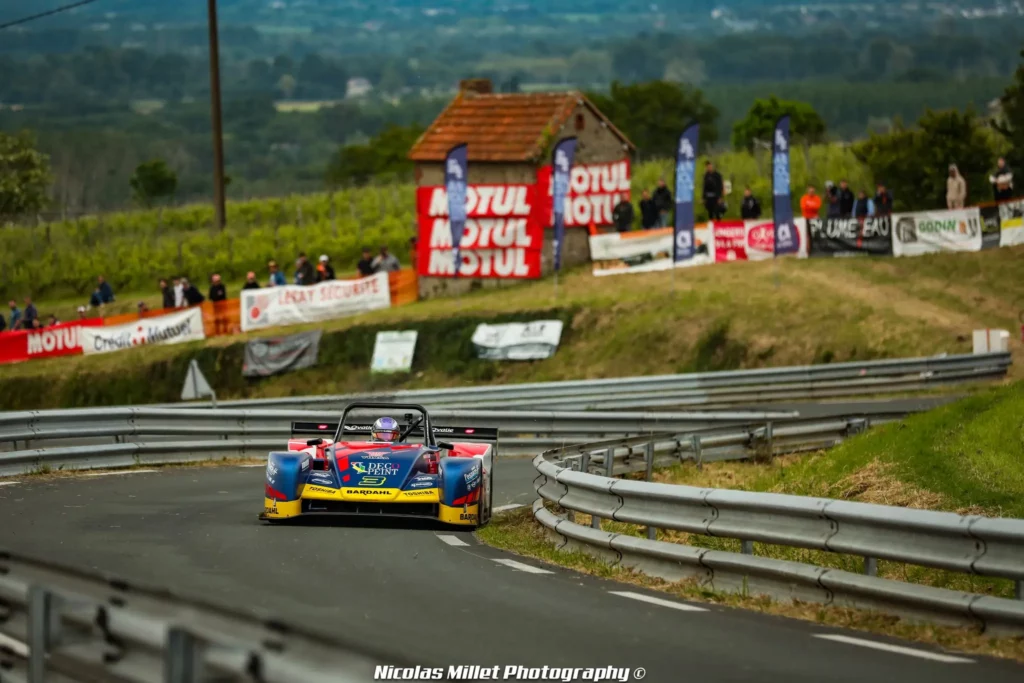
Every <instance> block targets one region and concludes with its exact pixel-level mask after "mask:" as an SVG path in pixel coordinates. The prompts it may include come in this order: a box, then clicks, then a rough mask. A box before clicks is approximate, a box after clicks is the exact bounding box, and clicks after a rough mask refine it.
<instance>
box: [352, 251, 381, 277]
mask: <svg viewBox="0 0 1024 683" xmlns="http://www.w3.org/2000/svg"><path fill="white" fill-rule="evenodd" d="M356 268H357V269H358V270H359V274H360V275H362V276H363V277H369V276H371V275H373V274H374V273H376V272H377V269H376V267H374V265H373V256H371V252H370V248H369V247H363V257H362V258H361V259H359V263H357V264H356Z"/></svg>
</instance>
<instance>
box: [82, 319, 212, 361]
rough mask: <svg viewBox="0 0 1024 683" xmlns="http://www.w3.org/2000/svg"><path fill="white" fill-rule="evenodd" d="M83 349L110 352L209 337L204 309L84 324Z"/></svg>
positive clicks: (84, 350) (87, 351)
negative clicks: (119, 322) (114, 322)
mask: <svg viewBox="0 0 1024 683" xmlns="http://www.w3.org/2000/svg"><path fill="white" fill-rule="evenodd" d="M79 336H80V338H81V340H82V352H83V353H87V354H91V353H110V352H111V351H124V350H125V349H133V348H136V347H138V346H149V345H152V344H181V343H183V342H190V341H201V340H203V339H206V331H205V330H204V329H203V311H202V309H201V308H189V309H186V310H183V311H178V312H177V313H168V314H167V315H160V316H156V317H154V318H142V319H140V320H136V321H134V322H130V323H125V324H123V325H111V326H109V327H83V328H82V329H81V330H79Z"/></svg>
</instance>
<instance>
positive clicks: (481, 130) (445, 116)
mask: <svg viewBox="0 0 1024 683" xmlns="http://www.w3.org/2000/svg"><path fill="white" fill-rule="evenodd" d="M581 100H582V101H583V103H584V105H585V106H587V107H589V108H590V109H591V110H592V111H593V112H594V113H595V114H596V115H597V116H598V117H599V118H600V119H601V120H603V121H605V122H606V123H607V124H608V128H609V129H610V130H611V131H613V132H614V133H615V134H616V135H617V136H618V137H620V138H621V139H622V141H623V142H624V143H625V144H627V145H629V146H630V147H632V146H633V145H632V143H631V142H629V140H627V139H626V137H625V136H624V135H622V133H620V132H619V131H618V130H617V129H616V128H615V127H614V126H613V125H612V124H611V122H610V121H608V120H607V118H605V116H604V115H603V114H601V112H599V111H597V108H596V107H594V105H593V104H591V103H590V101H589V100H587V98H586V97H584V96H583V94H582V93H579V92H560V93H530V94H523V93H515V94H490V93H484V94H481V93H478V92H473V91H467V90H464V91H462V92H460V93H459V94H458V95H457V96H456V97H455V99H454V100H452V102H451V103H450V104H449V105H448V106H447V107H446V108H445V110H444V111H443V112H441V114H440V116H438V117H437V119H436V120H435V121H434V122H433V123H432V124H431V125H430V127H429V128H428V129H427V130H426V132H425V133H423V135H422V136H420V139H419V140H417V141H416V144H414V145H413V146H412V149H411V150H410V151H409V159H411V160H412V161H427V162H430V161H436V162H443V161H444V158H445V155H446V154H447V153H448V150H450V149H451V148H452V147H454V146H455V145H457V144H459V143H462V142H465V143H467V144H468V145H469V149H468V152H469V160H470V161H492V162H515V161H521V162H530V161H536V160H537V159H538V158H539V157H540V155H541V154H542V153H543V152H544V148H545V145H546V143H547V138H548V137H549V136H550V135H552V134H554V133H555V132H557V131H558V129H559V128H561V126H562V125H563V124H564V123H565V122H566V121H567V120H568V119H569V117H570V116H572V113H573V111H575V109H576V107H577V104H578V103H579V102H580V101H581Z"/></svg>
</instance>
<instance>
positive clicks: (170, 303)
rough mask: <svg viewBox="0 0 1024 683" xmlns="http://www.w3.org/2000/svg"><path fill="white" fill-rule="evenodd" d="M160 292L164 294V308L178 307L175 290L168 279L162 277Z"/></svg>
mask: <svg viewBox="0 0 1024 683" xmlns="http://www.w3.org/2000/svg"><path fill="white" fill-rule="evenodd" d="M175 284H177V283H175ZM160 294H161V295H162V296H163V304H162V307H163V308H176V306H175V305H174V290H173V289H171V287H170V285H168V284H167V280H164V279H163V278H161V279H160Z"/></svg>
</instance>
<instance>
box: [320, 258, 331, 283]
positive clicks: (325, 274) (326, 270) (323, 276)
mask: <svg viewBox="0 0 1024 683" xmlns="http://www.w3.org/2000/svg"><path fill="white" fill-rule="evenodd" d="M330 261H331V260H330V259H329V258H327V254H320V263H319V264H317V267H316V281H317V282H327V281H328V280H333V279H334V268H331V262H330Z"/></svg>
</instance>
